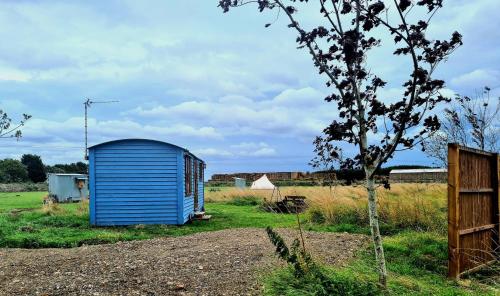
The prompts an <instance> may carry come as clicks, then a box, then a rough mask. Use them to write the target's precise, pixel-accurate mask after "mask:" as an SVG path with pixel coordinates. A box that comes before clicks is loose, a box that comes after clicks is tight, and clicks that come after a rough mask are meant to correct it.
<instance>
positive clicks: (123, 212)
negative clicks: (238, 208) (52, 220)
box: [89, 139, 205, 226]
mask: <svg viewBox="0 0 500 296" xmlns="http://www.w3.org/2000/svg"><path fill="white" fill-rule="evenodd" d="M204 169H205V163H204V162H203V161H202V160H201V159H199V158H198V157H196V156H195V155H193V154H192V153H190V152H189V151H188V150H187V149H185V148H181V147H179V146H176V145H173V144H170V143H166V142H161V141H156V140H148V139H122V140H116V141H111V142H105V143H101V144H98V145H95V146H92V147H90V148H89V177H90V178H89V185H90V186H89V187H90V223H91V224H92V225H95V226H112V225H133V224H177V225H181V224H184V223H186V222H187V221H189V220H190V219H192V218H193V217H194V216H195V215H199V214H200V212H202V211H204V180H203V179H204Z"/></svg>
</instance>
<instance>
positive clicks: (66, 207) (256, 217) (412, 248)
mask: <svg viewBox="0 0 500 296" xmlns="http://www.w3.org/2000/svg"><path fill="white" fill-rule="evenodd" d="M45 194H46V193H45V192H24V193H0V247H22V248H44V247H57V248H61V247H62V248H65V247H75V246H80V245H83V244H100V243H113V242H117V241H128V240H140V239H148V238H154V237H161V236H180V235H188V234H193V233H198V232H203V231H214V230H222V229H228V228H243V227H259V228H265V227H267V226H272V227H274V228H279V227H296V216H295V215H283V214H281V215H277V214H273V213H268V212H263V211H261V210H260V209H259V206H258V205H256V204H255V202H256V201H255V199H254V198H251V197H243V198H241V199H238V200H233V201H226V202H216V203H207V204H206V211H207V213H208V214H211V215H212V219H211V220H210V221H195V222H193V223H189V224H186V225H183V226H166V225H152V226H145V225H139V226H131V227H99V228H93V227H91V226H90V224H89V220H88V213H87V211H85V209H83V210H82V208H81V206H80V205H79V204H60V205H59V208H60V209H57V211H48V212H47V211H43V210H42V198H43V196H44V195H45ZM305 217H306V215H303V216H302V218H305ZM388 227H389V226H388ZM304 228H305V229H306V230H313V231H328V232H331V231H332V232H350V233H364V234H368V233H369V229H368V228H367V227H364V226H360V225H358V224H349V223H342V224H314V223H305V224H304ZM390 229H391V227H389V230H390ZM386 233H388V234H390V235H388V236H385V237H384V246H385V251H386V258H387V264H388V270H389V273H390V282H389V288H390V291H391V293H392V294H393V295H495V292H493V290H492V287H491V286H481V285H479V284H478V283H477V281H475V280H474V279H472V280H470V281H468V282H467V283H468V284H467V286H461V285H459V284H458V283H457V282H454V281H449V280H447V279H446V264H447V239H446V237H445V235H444V234H440V233H432V232H419V231H415V230H407V231H402V230H401V229H399V231H398V232H392V231H386ZM394 233H395V234H394ZM322 268H324V270H325V274H327V276H328V277H329V282H330V284H332V285H339V287H343V288H345V289H352V293H353V294H352V295H362V294H363V293H364V292H363V291H365V292H367V293H368V292H371V291H372V290H371V288H370V287H371V284H370V283H375V282H376V281H377V274H376V272H375V270H374V262H373V254H372V252H371V248H368V249H366V250H363V251H361V252H360V253H359V254H358V256H357V258H356V259H354V260H353V261H352V262H351V263H349V264H348V266H346V267H344V268H333V267H326V266H325V267H322ZM262 280H263V282H264V284H265V294H267V295H321V293H318V291H321V289H322V287H321V284H320V283H317V282H315V281H314V280H311V279H307V280H305V281H304V280H298V279H296V278H294V277H293V275H292V273H291V271H290V269H288V268H284V269H276V270H274V271H272V272H267V273H266V274H265V275H263V279H262ZM365 288H366V289H365ZM497 289H498V287H497ZM497 294H500V291H498V290H497Z"/></svg>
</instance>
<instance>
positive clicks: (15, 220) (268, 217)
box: [0, 192, 321, 248]
mask: <svg viewBox="0 0 500 296" xmlns="http://www.w3.org/2000/svg"><path fill="white" fill-rule="evenodd" d="M8 195H9V196H8V197H1V198H0V247H22V248H47V247H55V248H67V247H75V246H80V245H82V244H99V243H112V242H117V241H127V240H139V239H148V238H154V237H160V236H180V235H187V234H193V233H197V232H203V231H214V230H222V229H228V228H243V227H259V228H265V227H266V226H269V225H271V226H273V227H295V226H296V222H295V221H296V218H295V216H294V215H276V214H272V213H267V212H263V211H261V210H259V209H258V206H255V205H253V204H254V202H253V200H245V199H244V200H242V201H241V202H237V203H236V204H230V203H207V204H206V211H207V213H209V214H211V215H212V219H211V220H210V221H194V222H192V223H188V224H186V225H183V226H169V225H151V226H149V225H140V226H130V227H99V228H96V227H91V226H90V223H89V219H88V214H87V212H85V211H81V210H79V205H78V204H60V205H59V207H60V208H61V210H60V212H58V213H57V214H53V213H45V212H44V211H42V210H41V205H42V203H41V201H42V197H43V196H44V195H45V193H44V192H31V193H12V194H8ZM18 209H29V210H23V211H19V210H18ZM317 228H318V230H320V228H321V227H320V226H318V227H317Z"/></svg>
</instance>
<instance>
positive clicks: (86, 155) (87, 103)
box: [83, 99, 90, 160]
mask: <svg viewBox="0 0 500 296" xmlns="http://www.w3.org/2000/svg"><path fill="white" fill-rule="evenodd" d="M83 105H85V158H84V159H85V160H88V159H89V156H88V152H87V146H88V138H87V130H88V124H87V114H88V108H89V107H90V99H87V100H86V101H85V103H83Z"/></svg>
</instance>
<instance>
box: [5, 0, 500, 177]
mask: <svg viewBox="0 0 500 296" xmlns="http://www.w3.org/2000/svg"><path fill="white" fill-rule="evenodd" d="M217 2H218V1H216V0H211V1H209V0H182V1H181V0H177V1H173V0H161V1H150V0H147V1H146V0H145V1H88V0H86V1H36V0H33V1H29V0H22V1H21V0H16V1H14V0H12V1H6V0H3V1H1V2H0V36H1V40H2V42H1V45H0V109H3V110H5V111H6V112H8V113H9V115H11V117H13V118H14V119H19V118H20V117H19V116H20V114H21V113H29V114H31V115H32V116H33V119H32V120H30V121H29V123H28V124H27V125H26V127H25V129H24V130H23V133H24V137H23V138H22V140H21V141H19V142H15V141H14V140H1V142H0V145H1V146H0V158H5V157H14V158H17V157H19V156H20V155H21V154H23V153H36V154H40V155H41V156H42V158H43V160H44V161H45V162H46V163H49V164H54V163H61V162H74V161H79V160H82V158H83V146H84V133H83V130H84V129H83V101H84V100H85V98H92V99H95V100H119V101H120V102H119V103H113V104H102V105H94V106H92V108H91V110H90V116H89V124H90V127H89V140H90V143H91V144H97V143H100V142H103V141H107V140H113V139H120V138H152V139H158V140H163V141H167V142H171V143H173V144H177V145H180V146H183V147H186V148H187V149H189V150H190V151H192V152H194V153H196V154H197V155H199V156H200V157H201V158H203V159H205V160H206V162H207V164H208V168H207V169H208V175H210V174H212V173H215V172H237V171H259V170H265V171H280V170H311V168H310V167H309V166H308V165H307V164H308V162H309V161H310V159H311V158H312V156H313V152H312V150H313V147H312V144H311V143H312V140H313V138H314V137H315V136H316V135H319V134H320V133H321V131H322V129H323V128H324V127H325V126H326V125H327V124H328V123H329V122H330V121H331V120H332V119H333V118H334V117H335V116H336V109H335V106H334V104H328V103H326V102H324V100H323V98H324V97H325V96H326V95H327V94H328V93H329V92H331V90H329V89H327V88H326V87H325V85H324V82H325V79H324V77H321V76H319V75H318V74H317V70H316V69H315V68H314V67H313V66H312V62H311V59H310V57H309V55H308V54H307V52H305V51H304V50H298V49H296V44H295V37H296V36H295V33H294V32H293V31H292V30H290V29H288V28H286V25H287V23H286V20H285V19H284V18H281V19H279V20H278V21H276V22H275V23H274V24H273V25H272V26H271V27H269V28H264V24H265V23H268V22H272V21H273V20H274V19H275V14H274V13H264V14H259V13H257V10H256V9H255V7H245V8H240V9H236V10H234V11H232V12H230V13H228V14H222V13H221V11H220V8H218V7H217ZM313 2H314V1H313ZM499 10H500V2H499V1H498V0H478V1H466V0H453V1H450V0H449V1H445V8H444V9H443V10H441V11H440V12H439V13H438V14H437V15H436V16H435V18H434V20H433V23H432V25H431V28H430V30H429V33H430V34H431V35H430V37H432V38H434V37H435V38H445V37H447V36H449V35H450V34H451V33H452V32H453V31H454V30H458V31H459V32H460V33H462V34H463V36H464V43H465V44H464V46H463V47H461V48H460V49H459V50H458V51H456V53H455V54H454V55H453V56H452V57H451V58H450V59H449V61H448V62H447V63H446V64H443V65H442V66H441V68H440V69H439V71H438V72H437V75H438V77H439V78H442V79H444V80H445V81H446V82H447V89H448V91H449V92H450V93H454V92H459V93H463V94H471V93H472V92H473V91H474V90H477V89H480V88H481V87H483V86H484V85H489V86H490V87H491V88H493V94H496V95H498V94H500V50H499V46H500V30H499V28H500V18H499V17H498V11H499ZM299 13H301V14H300V18H301V19H304V21H305V23H306V24H313V23H315V22H316V21H315V20H316V19H318V14H317V12H316V10H307V9H303V10H301V11H300V12H299ZM370 63H371V67H372V69H373V71H374V72H376V73H377V74H379V75H380V76H382V78H384V79H385V80H386V81H388V82H389V84H388V86H387V87H386V89H385V90H384V91H383V93H382V94H381V96H382V97H384V98H386V99H391V98H392V99H393V98H394V97H395V96H397V95H398V94H400V93H401V87H400V85H401V83H402V81H403V79H404V78H405V76H403V75H406V73H407V72H406V71H405V69H407V66H408V63H407V61H406V60H404V59H403V60H400V59H393V58H392V57H391V55H390V53H389V52H387V51H384V50H378V51H375V52H374V55H373V56H372V57H370ZM431 162H432V161H431V160H430V159H428V158H426V157H425V156H424V155H423V154H422V153H421V152H419V151H409V152H405V153H401V154H399V155H397V156H396V157H395V158H394V159H393V160H392V161H391V164H420V165H423V164H431Z"/></svg>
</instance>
